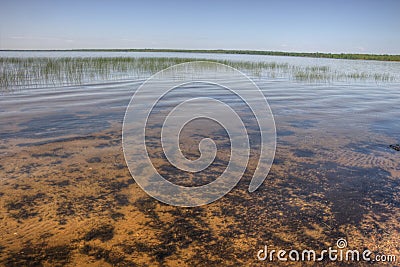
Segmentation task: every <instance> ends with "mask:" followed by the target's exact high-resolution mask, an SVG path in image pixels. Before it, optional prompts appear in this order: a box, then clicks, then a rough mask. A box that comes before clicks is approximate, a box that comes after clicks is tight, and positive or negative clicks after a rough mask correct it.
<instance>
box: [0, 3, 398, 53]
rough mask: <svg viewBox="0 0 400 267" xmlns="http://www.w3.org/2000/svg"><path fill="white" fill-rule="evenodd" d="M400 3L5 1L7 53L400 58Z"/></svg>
mask: <svg viewBox="0 0 400 267" xmlns="http://www.w3.org/2000/svg"><path fill="white" fill-rule="evenodd" d="M399 11H400V1H397V0H363V1H362V0H347V1H346V0H325V1H324V0H320V1H299V0H298V1H296V0H292V1H289V0H276V1H268V0H264V1H261V0H260V1H251V0H249V1H241V0H237V1H235V0H230V1H226V0H214V1H211V0H209V1H201V0H197V1H190V0H186V1H174V0H170V1H168V0H165V1H152V0H143V1H134V0H132V1H118V0H113V1H111V0H108V1H106V0H97V1H95V0H86V1H85V0H81V1H74V0H69V1H63V0H36V1H35V0H34V1H32V0H0V49H79V48H174V49H243V50H272V51H295V52H331V53H375V54H400V15H399Z"/></svg>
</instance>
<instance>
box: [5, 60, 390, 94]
mask: <svg viewBox="0 0 400 267" xmlns="http://www.w3.org/2000/svg"><path fill="white" fill-rule="evenodd" d="M194 60H207V61H212V62H218V63H222V64H226V65H229V66H232V67H233V68H237V69H239V70H241V71H243V72H244V73H246V74H248V75H250V76H256V77H262V76H265V77H276V75H277V74H281V75H280V76H282V77H285V78H289V79H293V80H298V81H334V80H341V79H346V80H348V79H352V80H367V79H371V80H375V81H392V80H394V78H393V77H391V76H390V75H388V74H379V73H337V72H334V71H332V70H331V69H330V68H329V67H328V66H306V67H299V66H292V65H289V64H287V63H277V62H265V61H260V62H250V61H235V60H209V59H201V58H177V57H62V58H40V57H38V58H33V57H32V58H0V91H7V90H10V89H14V88H24V87H29V88H34V87H43V86H63V85H72V84H77V85H79V84H83V83H87V82H91V81H100V80H103V81H104V80H116V79H124V78H126V79H140V78H146V77H149V76H150V75H152V74H154V73H156V72H157V71H160V70H162V69H165V68H167V67H170V66H172V65H175V64H179V63H185V62H190V61H194Z"/></svg>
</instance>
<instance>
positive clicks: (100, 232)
mask: <svg viewBox="0 0 400 267" xmlns="http://www.w3.org/2000/svg"><path fill="white" fill-rule="evenodd" d="M113 237H114V226H113V225H110V224H107V225H101V226H99V227H97V228H93V229H91V230H90V231H89V232H87V233H86V234H85V236H84V237H83V239H84V240H85V241H90V240H93V239H99V240H100V241H102V242H106V241H109V240H111V239H112V238H113Z"/></svg>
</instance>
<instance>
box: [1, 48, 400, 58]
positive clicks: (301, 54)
mask: <svg viewBox="0 0 400 267" xmlns="http://www.w3.org/2000/svg"><path fill="white" fill-rule="evenodd" d="M0 51H1V52H178V53H210V54H243V55H267V56H291V57H311V58H335V59H353V60H379V61H400V55H388V54H380V55H379V54H352V53H319V52H315V53H306V52H282V51H262V50H225V49H213V50H204V49H150V48H142V49H49V50H39V49H21V50H16V49H3V50H0Z"/></svg>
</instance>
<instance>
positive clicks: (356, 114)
mask: <svg viewBox="0 0 400 267" xmlns="http://www.w3.org/2000/svg"><path fill="white" fill-rule="evenodd" d="M60 54H61V55H62V56H66V55H72V56H87V55H88V53H73V54H68V53H49V52H47V53H44V52H43V53H36V52H35V54H29V55H28V56H33V55H38V56H60ZM136 54H137V55H136ZM171 54H173V55H171ZM26 55H27V54H25V53H18V56H26ZM90 55H94V56H120V55H119V54H116V53H100V54H98V53H96V54H90ZM121 55H123V56H138V55H139V54H138V53H121ZM144 55H146V56H164V55H165V56H182V57H188V56H190V57H205V56H206V57H210V58H218V59H226V58H229V59H232V60H256V61H257V60H270V61H274V62H288V63H290V64H300V65H301V64H305V65H306V64H312V65H316V64H321V65H329V66H331V67H332V68H333V69H342V70H343V69H346V70H349V71H351V70H352V69H355V70H357V71H362V72H368V71H374V72H382V73H390V74H391V75H394V76H395V77H399V74H400V63H397V62H370V61H349V60H332V59H309V58H290V57H270V56H249V55H212V54H209V55H204V54H201V55H200V56H199V55H196V54H185V53H183V54H177V53H151V54H149V53H140V56H144ZM0 56H15V55H14V54H12V53H7V54H5V53H4V52H2V53H0ZM254 81H255V83H256V84H257V85H258V86H259V87H260V88H261V90H262V91H263V93H264V94H265V96H266V98H267V99H268V102H269V104H270V106H271V109H272V112H273V114H274V117H275V122H276V128H277V151H276V157H275V161H274V164H273V166H272V169H271V172H270V174H269V175H268V177H267V179H266V181H265V182H264V184H263V185H262V186H261V187H260V188H259V189H258V190H257V191H256V192H254V193H248V191H247V187H248V184H249V181H250V178H251V174H252V171H254V167H255V163H256V161H257V151H256V149H255V151H253V156H252V159H251V161H250V163H249V169H248V171H247V172H246V173H245V175H244V179H242V181H241V182H240V183H239V185H238V186H237V187H236V188H235V189H234V190H233V191H232V192H231V193H229V194H228V195H226V196H225V197H223V198H222V199H220V200H218V201H216V202H214V203H212V204H210V205H207V206H202V207H198V208H176V207H172V206H168V205H165V204H162V203H160V202H158V201H156V200H153V199H152V198H150V197H148V196H147V195H146V193H144V192H143V191H142V190H141V189H140V188H139V187H138V186H137V185H136V184H135V183H134V180H133V179H132V178H131V177H130V175H129V172H128V170H127V167H126V165H125V161H124V157H123V153H122V147H121V127H122V121H123V117H124V112H125V109H126V107H127V105H128V103H129V100H130V97H131V96H132V94H133V93H134V92H135V90H136V89H137V88H138V86H140V84H141V83H142V80H129V79H127V80H121V81H112V82H102V83H96V82H93V83H91V84H85V85H76V86H64V87H47V88H32V89H26V90H25V89H24V90H17V91H14V92H9V93H4V94H2V95H1V96H0V129H1V130H0V136H1V138H0V156H1V162H0V182H1V187H0V208H1V213H0V216H1V217H0V219H1V220H0V221H1V224H2V227H1V230H0V233H1V234H0V236H1V240H0V260H1V261H2V263H3V264H4V265H11V266H12V265H19V266H23V265H29V264H31V265H34V264H36V265H40V264H42V265H45V266H46V265H47V266H54V265H68V264H69V265H70V266H77V265H79V266H84V265H93V266H104V265H105V266H108V265H110V266H111V265H113V264H114V265H117V266H132V265H134V264H137V265H138V266H145V265H146V264H147V265H148V266H154V265H160V266H162V265H165V266H178V265H179V266H185V265H187V266H221V265H222V266H224V265H227V266H228V265H229V266H232V265H257V264H259V262H258V261H257V257H256V255H257V251H258V250H259V249H261V248H263V246H264V245H266V244H268V246H271V247H274V248H277V249H280V248H297V249H303V248H305V247H306V248H310V249H315V250H321V249H324V248H327V247H329V246H334V245H335V243H336V240H337V239H338V238H343V237H345V238H346V239H347V241H348V244H349V247H351V248H354V249H356V248H359V249H361V248H365V247H366V248H369V249H370V250H371V251H374V252H380V253H386V254H394V255H397V256H398V258H400V252H399V247H398V240H399V237H400V236H399V229H400V221H399V216H398V215H399V214H400V213H399V209H400V196H399V192H400V180H399V179H400V152H398V151H395V150H394V149H392V148H390V147H389V145H391V144H397V143H400V139H399V136H400V107H399V103H400V91H399V90H400V85H399V84H398V83H397V81H393V82H385V83H383V82H382V83H376V82H372V81H349V82H343V81H342V82H339V81H338V82H330V83H316V82H313V83H309V82H296V81H292V80H288V79H285V78H279V77H277V78H275V79H271V78H267V77H262V76H261V77H256V78H254ZM203 89H204V90H205V91H204V92H206V91H207V88H203ZM207 95H210V93H209V92H208V94H207ZM215 95H217V96H218V97H222V98H223V99H226V100H231V96H229V95H227V96H224V94H223V92H215ZM184 97H185V94H184V93H182V94H181V95H179V94H175V95H174V96H173V97H170V98H168V99H167V100H168V105H172V106H173V105H174V104H177V103H180V101H181V100H182V99H183V98H184ZM249 123H250V128H251V130H253V133H252V134H254V136H255V137H254V139H253V140H255V143H256V144H255V147H256V148H257V142H256V140H258V139H257V137H256V133H257V132H256V128H252V126H254V125H251V122H249ZM150 126H151V127H150V130H149V138H150V141H151V142H150V148H149V151H150V154H151V155H152V160H153V163H154V164H155V165H156V166H157V167H158V169H159V170H160V171H161V172H163V173H165V174H169V175H171V171H174V172H173V174H174V175H171V177H170V179H172V180H174V179H177V180H179V179H181V182H182V183H183V184H185V183H189V184H190V183H192V184H193V183H194V184H202V183H204V181H207V182H208V181H209V179H210V177H211V178H212V177H214V176H215V175H217V174H218V173H220V172H221V170H223V169H224V163H226V160H227V159H226V155H227V153H229V152H228V149H229V144H228V143H227V141H228V140H227V138H226V134H225V133H224V132H223V131H221V129H220V128H219V126H218V125H213V124H210V123H206V122H204V121H203V122H198V123H197V124H193V125H191V127H188V129H187V132H185V133H184V134H183V140H182V143H183V144H184V145H185V146H186V147H187V149H188V151H187V154H188V156H189V157H194V158H196V156H198V151H196V149H193V147H196V144H197V143H198V141H199V140H200V139H201V138H203V137H204V136H210V137H214V138H215V139H218V142H217V144H218V145H220V146H219V148H220V149H221V150H220V154H219V155H218V156H217V162H216V164H213V166H211V168H210V169H209V170H208V171H207V172H206V173H204V174H203V175H202V176H200V178H199V177H189V180H187V181H186V180H184V179H185V177H184V176H183V175H181V174H180V173H177V172H175V171H176V170H173V169H171V167H170V166H169V165H168V164H167V162H166V160H165V158H164V157H163V155H162V153H161V149H160V146H159V144H158V143H157V141H156V139H157V137H158V135H159V127H158V128H157V121H154V124H153V125H150ZM153 141H154V142H153ZM265 264H266V263H265ZM325 264H327V265H329V264H331V265H332V266H333V265H336V264H333V263H330V262H325Z"/></svg>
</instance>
